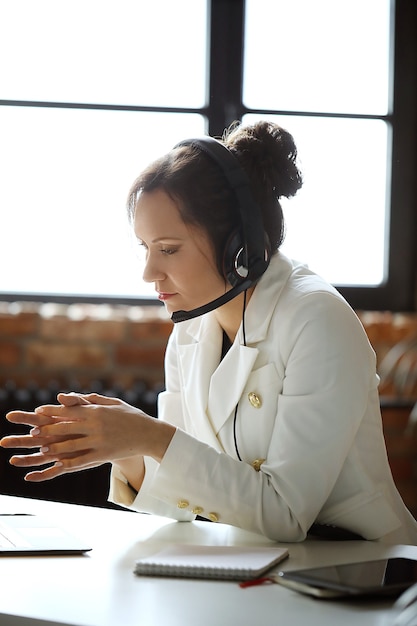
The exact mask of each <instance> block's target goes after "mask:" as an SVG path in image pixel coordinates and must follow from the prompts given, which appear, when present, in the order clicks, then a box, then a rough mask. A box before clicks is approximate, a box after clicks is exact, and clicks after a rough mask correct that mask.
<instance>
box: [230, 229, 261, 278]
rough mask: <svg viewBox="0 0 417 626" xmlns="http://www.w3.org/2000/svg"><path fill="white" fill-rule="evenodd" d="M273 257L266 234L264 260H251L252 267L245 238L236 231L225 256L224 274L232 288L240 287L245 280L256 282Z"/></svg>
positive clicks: (231, 237)
mask: <svg viewBox="0 0 417 626" xmlns="http://www.w3.org/2000/svg"><path fill="white" fill-rule="evenodd" d="M270 257H271V252H270V244H269V239H268V236H267V234H266V233H265V249H264V255H263V258H255V259H251V260H250V263H251V267H249V261H248V259H247V258H246V251H245V246H244V243H243V237H242V235H241V233H240V232H239V231H235V232H234V233H232V235H231V236H230V237H229V240H228V242H227V244H226V248H225V251H224V255H223V274H224V276H225V278H226V279H227V281H228V282H229V284H230V285H231V286H232V287H235V286H236V285H239V284H240V283H242V282H243V281H244V280H247V279H249V280H252V281H253V282H255V281H256V280H258V278H260V276H262V274H263V273H264V271H265V270H266V268H267V267H268V265H269V261H270Z"/></svg>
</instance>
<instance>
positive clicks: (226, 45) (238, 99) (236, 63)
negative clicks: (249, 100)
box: [208, 0, 245, 136]
mask: <svg viewBox="0 0 417 626" xmlns="http://www.w3.org/2000/svg"><path fill="white" fill-rule="evenodd" d="M244 4H245V3H244V0H211V21H210V27H211V28H210V70H209V71H210V79H209V89H210V94H209V105H208V118H209V134H211V135H215V136H220V135H221V134H222V133H223V131H224V129H225V128H226V127H227V126H229V125H230V124H231V123H232V122H234V121H235V120H239V119H241V118H242V114H243V106H242V77H243V28H244Z"/></svg>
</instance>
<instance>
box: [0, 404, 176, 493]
mask: <svg viewBox="0 0 417 626" xmlns="http://www.w3.org/2000/svg"><path fill="white" fill-rule="evenodd" d="M58 402H60V405H45V406H41V407H38V408H37V409H35V412H34V413H27V412H24V411H12V412H11V413H8V415H7V416H6V417H7V419H8V420H9V421H10V422H13V423H15V424H28V425H30V426H32V429H31V431H30V433H29V434H28V435H10V436H7V437H3V439H2V440H1V442H0V444H1V445H2V446H3V447H4V448H39V452H36V453H32V454H25V455H15V456H13V457H12V458H11V459H10V463H11V464H12V465H15V466H17V467H38V466H41V465H45V464H47V463H49V464H50V463H52V465H51V466H49V467H47V468H45V469H42V470H39V471H33V472H29V473H28V474H27V475H26V477H25V479H26V480H29V481H32V482H37V481H42V480H48V479H51V478H55V477H56V476H60V475H61V474H65V473H69V472H76V471H78V470H81V469H86V468H89V467H96V466H98V465H101V464H103V463H107V462H111V463H116V464H118V465H120V467H121V468H122V467H123V465H124V464H125V465H129V464H131V461H132V457H141V456H144V455H146V456H152V457H153V458H155V459H156V460H157V461H161V459H162V457H163V455H164V454H165V451H166V449H167V447H168V445H169V443H170V441H171V439H172V437H173V435H174V432H175V427H174V426H172V425H170V424H168V423H166V422H159V421H158V420H157V419H155V418H153V417H149V415H146V414H145V413H143V411H140V410H139V409H137V408H134V407H132V406H130V405H129V404H127V403H126V402H123V401H122V400H118V399H117V398H108V397H105V396H100V395H98V394H87V395H80V394H59V395H58ZM142 464H143V463H142ZM136 466H137V463H136ZM129 482H130V481H129Z"/></svg>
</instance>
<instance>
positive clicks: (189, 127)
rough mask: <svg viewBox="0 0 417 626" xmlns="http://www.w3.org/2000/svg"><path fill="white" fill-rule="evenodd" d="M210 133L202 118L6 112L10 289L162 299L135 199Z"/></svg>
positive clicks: (5, 253) (4, 196) (0, 231)
mask: <svg viewBox="0 0 417 626" xmlns="http://www.w3.org/2000/svg"><path fill="white" fill-rule="evenodd" d="M204 125H205V124H204V119H203V117H202V116H199V115H192V114H183V115H182V114H178V113H176V114H173V113H171V114H168V113H166V114H163V113H137V112H126V111H91V110H80V109H56V108H36V107H35V108H33V107H1V108H0V136H1V138H2V140H1V146H0V170H1V171H2V173H3V174H2V184H1V185H0V207H1V210H0V267H2V268H3V269H2V271H1V273H0V291H3V292H21V293H37V294H42V293H58V294H68V295H71V294H78V295H99V294H100V295H102V294H109V295H113V296H146V295H153V296H154V295H155V291H154V287H153V285H152V286H150V285H146V284H145V283H143V281H142V268H141V267H140V265H139V258H138V257H137V256H136V254H135V249H134V246H133V240H132V236H131V229H130V228H129V225H128V219H127V212H126V208H125V207H126V199H127V194H128V191H129V189H130V186H131V184H132V183H133V181H134V179H135V178H136V176H137V175H138V174H139V173H140V171H141V170H142V169H143V168H144V167H145V166H146V165H147V164H148V163H149V162H150V161H152V160H153V159H155V158H157V157H159V156H160V155H162V154H164V153H165V152H168V151H169V150H170V149H171V148H172V147H173V146H174V145H175V143H177V142H178V141H179V140H180V139H183V138H184V137H188V136H196V135H202V134H203V133H204Z"/></svg>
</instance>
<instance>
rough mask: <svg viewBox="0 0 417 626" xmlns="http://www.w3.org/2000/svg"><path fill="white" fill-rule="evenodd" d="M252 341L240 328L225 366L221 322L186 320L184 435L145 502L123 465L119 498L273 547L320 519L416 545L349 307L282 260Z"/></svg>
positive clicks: (171, 395)
mask: <svg viewBox="0 0 417 626" xmlns="http://www.w3.org/2000/svg"><path fill="white" fill-rule="evenodd" d="M245 337H246V345H244V336H243V329H242V325H241V328H240V330H239V332H238V335H237V337H236V339H235V341H234V343H233V345H232V346H231V348H230V350H229V351H228V353H227V354H226V356H225V357H224V358H223V360H221V347H222V330H221V328H220V326H219V325H218V323H217V321H216V318H215V316H214V314H213V313H208V314H206V315H204V316H202V317H200V318H196V319H194V320H190V321H186V322H181V323H179V324H177V325H175V327H174V330H173V333H172V335H171V337H170V340H169V343H168V348H167V353H166V363H165V370H166V391H164V392H163V393H161V394H160V397H159V418H160V419H163V420H167V421H169V422H172V423H173V424H175V425H176V426H177V427H178V428H177V431H176V433H175V435H174V437H173V439H172V441H171V444H170V446H169V447H168V450H167V452H166V454H165V456H164V458H163V460H162V462H161V463H160V464H158V463H156V462H155V461H154V460H153V459H148V458H147V459H146V475H145V480H144V483H143V486H142V489H141V491H140V492H139V494H137V495H136V494H134V493H133V492H132V490H131V489H130V488H129V487H128V486H127V484H126V479H125V478H124V477H123V475H121V474H120V472H117V471H116V470H113V473H112V479H111V490H110V496H109V497H110V499H111V500H113V501H115V502H118V503H119V504H123V505H125V506H128V507H131V508H134V509H136V510H139V511H146V512H153V513H155V514H159V515H165V516H169V517H172V518H174V519H180V520H192V519H194V518H195V515H196V514H198V515H200V516H203V517H207V518H208V519H211V520H212V521H216V520H219V521H221V522H224V523H226V524H232V525H234V526H238V527H241V528H245V529H247V530H251V531H255V532H258V533H261V534H263V535H265V536H267V537H269V538H271V539H273V540H276V541H301V540H303V539H304V538H305V537H306V535H307V532H308V530H309V528H310V527H311V525H312V524H313V523H314V522H318V523H320V524H331V525H335V526H338V527H341V528H345V529H348V530H351V531H353V532H355V533H357V534H359V535H361V536H363V537H364V538H366V539H384V540H385V541H390V542H399V543H413V544H417V523H416V521H415V520H414V519H413V518H412V516H411V515H410V513H409V512H408V511H407V509H406V507H405V505H404V503H403V501H402V499H401V497H400V495H399V493H398V491H397V489H396V487H395V485H394V482H393V479H392V476H391V472H390V468H389V465H388V460H387V455H386V450H385V443H384V437H383V432H382V423H381V415H380V408H379V398H378V391H377V385H378V380H379V379H378V376H377V374H376V363H375V354H374V351H373V350H372V348H371V346H370V344H369V341H368V339H367V337H366V334H365V332H364V330H363V327H362V325H361V323H360V321H359V320H358V318H357V316H356V315H355V313H354V312H353V311H352V309H351V308H350V307H349V305H348V304H347V303H346V301H345V300H344V299H343V298H342V297H341V296H340V294H339V293H338V292H337V291H336V290H335V289H334V288H333V287H332V286H330V285H328V284H327V283H326V282H325V281H323V280H322V279H321V278H320V277H318V276H317V275H315V274H313V273H312V272H311V271H309V270H308V269H307V268H306V267H304V266H302V265H298V264H296V263H293V262H291V261H290V260H289V259H287V258H286V257H285V256H284V255H282V254H281V253H278V254H276V255H275V256H274V257H273V258H272V260H271V263H270V266H269V268H268V270H267V271H266V273H265V274H264V276H263V277H262V279H261V280H260V281H259V283H258V284H257V286H256V288H255V290H254V293H253V295H252V298H251V299H250V301H249V304H248V307H247V311H246V314H245ZM236 407H237V409H236ZM236 411H237V412H236ZM235 413H236V419H235ZM238 455H239V456H240V458H241V459H242V460H239V458H238Z"/></svg>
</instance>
